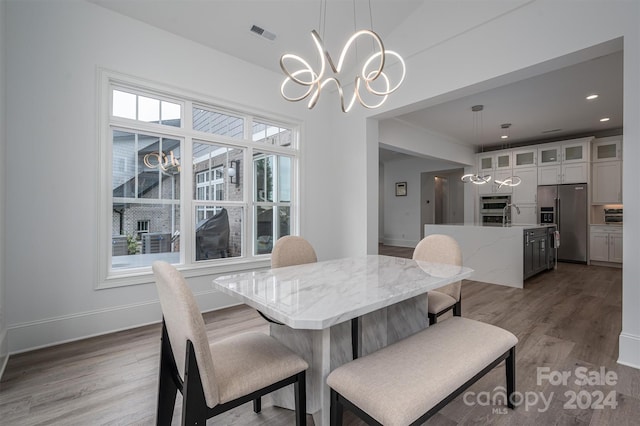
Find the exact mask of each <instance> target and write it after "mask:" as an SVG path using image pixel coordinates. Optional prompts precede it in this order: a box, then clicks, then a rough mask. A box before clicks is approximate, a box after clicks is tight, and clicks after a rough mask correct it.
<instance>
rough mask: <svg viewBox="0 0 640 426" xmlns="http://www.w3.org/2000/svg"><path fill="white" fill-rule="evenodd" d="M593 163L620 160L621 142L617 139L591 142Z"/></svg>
mask: <svg viewBox="0 0 640 426" xmlns="http://www.w3.org/2000/svg"><path fill="white" fill-rule="evenodd" d="M592 158H593V161H594V162H598V161H612V160H622V140H620V139H617V138H603V139H602V140H598V139H596V140H595V141H594V142H593V154H592Z"/></svg>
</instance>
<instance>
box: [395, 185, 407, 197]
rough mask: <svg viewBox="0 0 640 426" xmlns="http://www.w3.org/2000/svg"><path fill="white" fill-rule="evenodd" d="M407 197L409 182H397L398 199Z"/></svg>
mask: <svg viewBox="0 0 640 426" xmlns="http://www.w3.org/2000/svg"><path fill="white" fill-rule="evenodd" d="M405 195H407V182H396V197H404V196H405Z"/></svg>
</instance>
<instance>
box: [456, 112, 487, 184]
mask: <svg viewBox="0 0 640 426" xmlns="http://www.w3.org/2000/svg"><path fill="white" fill-rule="evenodd" d="M482 110H484V105H474V106H472V107H471V111H472V112H473V138H474V141H475V142H476V143H478V141H479V140H480V137H481V133H482ZM482 152H484V145H482ZM461 179H462V181H463V182H464V183H475V184H476V185H484V184H485V183H489V182H490V181H491V175H485V174H480V170H478V171H477V172H476V173H468V174H466V175H463V176H462V178H461Z"/></svg>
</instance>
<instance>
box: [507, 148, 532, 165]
mask: <svg viewBox="0 0 640 426" xmlns="http://www.w3.org/2000/svg"><path fill="white" fill-rule="evenodd" d="M537 154H538V150H537V149H535V148H533V149H532V148H530V149H519V150H514V151H513V168H514V169H517V168H521V167H531V166H535V165H536V156H537Z"/></svg>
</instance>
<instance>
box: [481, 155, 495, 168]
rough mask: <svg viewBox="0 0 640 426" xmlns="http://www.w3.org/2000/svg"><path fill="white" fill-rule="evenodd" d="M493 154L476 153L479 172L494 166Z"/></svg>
mask: <svg viewBox="0 0 640 426" xmlns="http://www.w3.org/2000/svg"><path fill="white" fill-rule="evenodd" d="M494 157H495V155H494V154H490V153H489V154H486V153H485V154H478V169H479V170H480V171H481V172H490V171H492V170H493V169H494V168H495V166H494Z"/></svg>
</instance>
